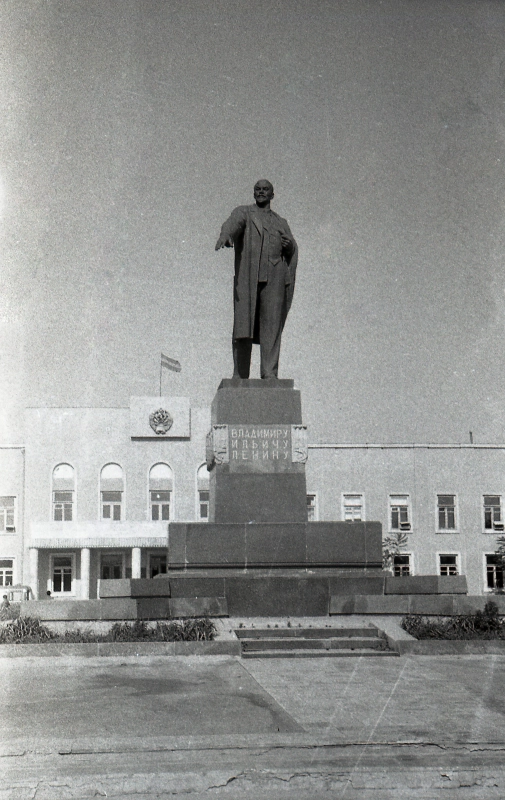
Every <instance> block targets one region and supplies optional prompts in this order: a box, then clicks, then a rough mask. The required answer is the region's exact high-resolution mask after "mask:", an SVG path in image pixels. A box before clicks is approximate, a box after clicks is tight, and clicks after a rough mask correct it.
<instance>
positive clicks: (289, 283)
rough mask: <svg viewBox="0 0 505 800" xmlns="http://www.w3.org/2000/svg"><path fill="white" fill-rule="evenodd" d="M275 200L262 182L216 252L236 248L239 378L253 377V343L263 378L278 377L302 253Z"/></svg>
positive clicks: (236, 369) (228, 226) (225, 231)
mask: <svg viewBox="0 0 505 800" xmlns="http://www.w3.org/2000/svg"><path fill="white" fill-rule="evenodd" d="M273 196H274V187H273V186H272V184H271V183H270V181H266V180H260V181H258V182H257V183H256V184H255V186H254V199H255V201H256V203H255V205H251V206H238V208H235V209H234V210H233V211H232V212H231V215H230V217H229V219H227V220H226V222H225V223H224V225H223V227H222V228H221V235H220V236H219V239H218V240H217V243H216V250H220V248H221V247H234V248H235V279H234V285H233V286H234V295H233V296H234V324H233V341H232V345H233V365H234V370H233V377H234V378H248V377H249V371H250V366H251V350H252V345H253V343H254V344H259V346H260V359H261V377H262V378H277V372H278V368H279V353H280V349H281V335H282V329H283V327H284V323H285V321H286V317H287V315H288V311H289V309H290V307H291V301H292V299H293V291H294V288H295V277H296V265H297V261H298V248H297V245H296V242H295V240H294V238H293V235H292V233H291V231H290V229H289V225H288V223H287V222H286V220H285V219H283V218H282V217H279V215H278V214H276V213H275V211H272V209H271V208H270V201H271V200H272V198H273Z"/></svg>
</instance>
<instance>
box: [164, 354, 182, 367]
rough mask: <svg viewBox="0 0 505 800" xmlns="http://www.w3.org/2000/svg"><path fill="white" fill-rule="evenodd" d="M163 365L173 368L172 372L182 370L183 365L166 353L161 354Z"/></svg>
mask: <svg viewBox="0 0 505 800" xmlns="http://www.w3.org/2000/svg"><path fill="white" fill-rule="evenodd" d="M161 366H162V367H166V368H167V369H171V370H172V372H180V371H181V369H182V367H181V365H180V364H179V362H178V361H176V360H175V358H169V357H168V356H166V355H165V354H164V353H162V354H161Z"/></svg>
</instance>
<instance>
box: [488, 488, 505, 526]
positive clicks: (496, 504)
mask: <svg viewBox="0 0 505 800" xmlns="http://www.w3.org/2000/svg"><path fill="white" fill-rule="evenodd" d="M484 530H485V531H502V530H503V521H502V514H501V497H500V495H497V494H485V495H484Z"/></svg>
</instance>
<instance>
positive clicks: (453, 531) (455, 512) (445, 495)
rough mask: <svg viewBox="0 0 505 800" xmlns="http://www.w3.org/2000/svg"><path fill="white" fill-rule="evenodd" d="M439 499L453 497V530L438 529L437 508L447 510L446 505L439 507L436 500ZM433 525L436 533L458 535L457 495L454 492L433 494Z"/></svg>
mask: <svg viewBox="0 0 505 800" xmlns="http://www.w3.org/2000/svg"><path fill="white" fill-rule="evenodd" d="M439 497H453V498H454V528H440V526H439V521H440V516H439V508H449V506H448V505H446V506H439V504H438V498H439ZM435 525H436V528H435V530H436V533H446V534H451V533H459V532H460V531H459V500H458V495H457V493H456V492H436V494H435Z"/></svg>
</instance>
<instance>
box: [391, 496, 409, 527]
mask: <svg viewBox="0 0 505 800" xmlns="http://www.w3.org/2000/svg"><path fill="white" fill-rule="evenodd" d="M410 517H411V513H410V498H409V495H408V494H392V495H390V496H389V524H390V530H391V531H410V530H411V527H412V526H411V522H410Z"/></svg>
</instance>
